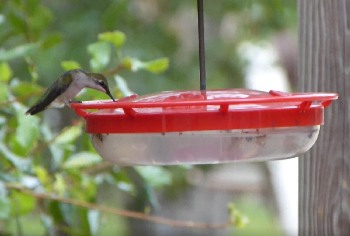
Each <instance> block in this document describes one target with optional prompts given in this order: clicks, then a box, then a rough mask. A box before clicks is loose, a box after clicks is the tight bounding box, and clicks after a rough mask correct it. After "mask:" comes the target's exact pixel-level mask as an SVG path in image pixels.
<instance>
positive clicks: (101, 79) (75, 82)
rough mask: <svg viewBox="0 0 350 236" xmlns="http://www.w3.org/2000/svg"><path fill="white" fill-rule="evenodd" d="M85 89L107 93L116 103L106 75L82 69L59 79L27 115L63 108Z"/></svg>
mask: <svg viewBox="0 0 350 236" xmlns="http://www.w3.org/2000/svg"><path fill="white" fill-rule="evenodd" d="M84 88H92V89H96V90H99V91H101V92H104V93H106V94H107V95H108V96H109V97H110V98H111V99H112V100H113V101H115V99H114V97H113V96H112V94H111V92H110V91H109V88H108V83H107V79H106V77H105V76H104V75H102V74H98V73H90V72H87V71H84V70H82V69H74V70H69V71H66V72H65V73H63V74H62V75H60V76H59V77H58V79H57V80H56V81H55V82H53V83H52V84H51V86H50V87H49V88H48V89H47V90H46V91H45V93H44V95H43V96H42V97H41V98H39V100H38V101H37V102H36V103H35V104H34V105H33V106H32V107H31V108H29V109H28V111H27V112H26V114H30V115H35V114H36V113H38V112H41V111H43V110H44V109H46V108H47V107H63V106H64V105H68V104H69V103H71V102H74V101H72V99H73V98H74V97H75V96H76V95H77V94H78V93H79V92H80V91H81V90H82V89H84Z"/></svg>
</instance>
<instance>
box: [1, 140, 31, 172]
mask: <svg viewBox="0 0 350 236" xmlns="http://www.w3.org/2000/svg"><path fill="white" fill-rule="evenodd" d="M0 154H2V155H3V156H4V157H5V159H7V160H8V161H9V162H11V163H12V164H13V165H14V166H15V167H16V168H17V169H18V170H20V171H23V172H27V171H29V170H30V167H31V161H30V159H25V158H22V157H20V156H17V155H16V154H14V153H12V152H11V151H10V150H9V149H8V148H7V147H6V146H5V145H4V144H3V143H2V142H0Z"/></svg>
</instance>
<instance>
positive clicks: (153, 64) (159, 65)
mask: <svg viewBox="0 0 350 236" xmlns="http://www.w3.org/2000/svg"><path fill="white" fill-rule="evenodd" d="M144 68H145V70H147V71H149V72H151V73H155V74H157V73H161V72H163V71H165V70H167V69H168V68H169V59H168V58H159V59H156V60H153V61H149V62H146V63H145V64H144Z"/></svg>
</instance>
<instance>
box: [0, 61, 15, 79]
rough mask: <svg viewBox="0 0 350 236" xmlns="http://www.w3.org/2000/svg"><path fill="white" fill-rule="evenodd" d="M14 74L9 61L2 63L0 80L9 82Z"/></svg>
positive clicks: (0, 65)
mask: <svg viewBox="0 0 350 236" xmlns="http://www.w3.org/2000/svg"><path fill="white" fill-rule="evenodd" d="M11 76H12V70H11V68H10V66H9V64H8V63H6V62H2V63H0V82H8V81H9V80H10V78H11Z"/></svg>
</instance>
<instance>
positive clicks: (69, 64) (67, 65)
mask: <svg viewBox="0 0 350 236" xmlns="http://www.w3.org/2000/svg"><path fill="white" fill-rule="evenodd" d="M61 67H62V68H63V69H64V70H66V71H67V70H73V69H79V68H81V66H80V64H79V63H78V62H76V61H73V60H71V61H62V62H61Z"/></svg>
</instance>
